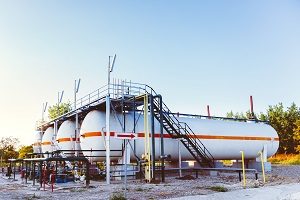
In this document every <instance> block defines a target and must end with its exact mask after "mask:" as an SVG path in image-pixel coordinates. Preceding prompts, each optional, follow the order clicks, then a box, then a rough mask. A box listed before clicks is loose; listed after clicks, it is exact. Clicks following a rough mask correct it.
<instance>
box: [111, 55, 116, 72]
mask: <svg viewBox="0 0 300 200" xmlns="http://www.w3.org/2000/svg"><path fill="white" fill-rule="evenodd" d="M116 58H117V54H115V55H114V58H113V61H112V63H111V67H110V72H112V71H113V69H114V65H115V62H116Z"/></svg>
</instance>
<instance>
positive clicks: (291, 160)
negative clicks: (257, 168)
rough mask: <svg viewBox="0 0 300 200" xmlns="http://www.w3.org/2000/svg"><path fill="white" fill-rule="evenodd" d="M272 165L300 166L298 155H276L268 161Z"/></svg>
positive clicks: (299, 156)
mask: <svg viewBox="0 0 300 200" xmlns="http://www.w3.org/2000/svg"><path fill="white" fill-rule="evenodd" d="M268 161H270V162H271V163H272V164H282V165H300V155H294V154H277V155H275V156H272V157H271V158H269V159H268Z"/></svg>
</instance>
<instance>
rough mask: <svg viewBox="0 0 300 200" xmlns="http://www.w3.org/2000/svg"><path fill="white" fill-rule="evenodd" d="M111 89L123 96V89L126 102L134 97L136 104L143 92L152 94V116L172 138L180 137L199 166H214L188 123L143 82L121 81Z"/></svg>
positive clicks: (209, 155) (207, 152)
mask: <svg viewBox="0 0 300 200" xmlns="http://www.w3.org/2000/svg"><path fill="white" fill-rule="evenodd" d="M112 90H113V92H112V93H113V97H114V95H115V94H121V95H123V97H124V91H126V95H127V96H128V97H129V98H127V103H128V102H132V98H133V97H134V98H135V101H137V104H138V101H139V100H140V101H142V99H143V97H142V96H143V94H148V95H151V96H153V97H154V98H153V107H154V117H155V118H156V119H157V120H158V121H160V120H161V118H162V125H163V127H164V129H165V130H166V132H167V133H168V134H169V135H170V136H171V137H172V138H180V139H181V142H182V144H183V145H184V146H185V147H186V148H187V150H188V151H189V152H190V154H191V155H192V156H193V157H194V158H195V160H196V161H197V162H198V163H199V164H200V166H202V167H214V158H213V156H212V155H211V153H210V152H209V151H208V149H207V148H206V147H205V146H204V144H203V143H202V142H201V141H200V139H198V138H197V136H196V135H195V133H194V132H193V131H192V129H191V128H190V127H189V126H188V124H186V123H185V122H180V121H179V120H178V119H177V118H176V116H175V115H174V114H173V113H172V112H171V111H170V109H169V108H168V107H167V106H166V104H164V103H163V102H160V99H159V98H157V97H158V96H159V95H157V93H156V92H155V91H154V90H153V89H152V88H151V87H149V86H148V85H144V84H139V83H132V82H126V81H123V82H122V84H114V85H113V87H112ZM116 90H117V91H116ZM118 98H120V97H118V96H117V97H115V98H114V99H118ZM129 104H130V103H129ZM127 105H128V104H127ZM138 105H139V104H138ZM161 113H162V115H161Z"/></svg>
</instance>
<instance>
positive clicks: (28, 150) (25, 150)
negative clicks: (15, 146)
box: [19, 145, 33, 158]
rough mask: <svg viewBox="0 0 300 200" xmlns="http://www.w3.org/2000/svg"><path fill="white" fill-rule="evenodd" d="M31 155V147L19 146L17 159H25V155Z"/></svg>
mask: <svg viewBox="0 0 300 200" xmlns="http://www.w3.org/2000/svg"><path fill="white" fill-rule="evenodd" d="M28 153H33V147H32V145H29V146H21V148H20V149H19V158H25V157H26V154H28Z"/></svg>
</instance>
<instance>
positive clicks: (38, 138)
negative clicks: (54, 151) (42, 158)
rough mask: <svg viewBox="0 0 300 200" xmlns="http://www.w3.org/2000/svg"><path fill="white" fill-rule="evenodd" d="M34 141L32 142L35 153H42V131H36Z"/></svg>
mask: <svg viewBox="0 0 300 200" xmlns="http://www.w3.org/2000/svg"><path fill="white" fill-rule="evenodd" d="M33 135H34V141H33V144H32V147H33V153H42V148H41V143H42V136H43V132H42V131H34V133H33Z"/></svg>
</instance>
